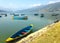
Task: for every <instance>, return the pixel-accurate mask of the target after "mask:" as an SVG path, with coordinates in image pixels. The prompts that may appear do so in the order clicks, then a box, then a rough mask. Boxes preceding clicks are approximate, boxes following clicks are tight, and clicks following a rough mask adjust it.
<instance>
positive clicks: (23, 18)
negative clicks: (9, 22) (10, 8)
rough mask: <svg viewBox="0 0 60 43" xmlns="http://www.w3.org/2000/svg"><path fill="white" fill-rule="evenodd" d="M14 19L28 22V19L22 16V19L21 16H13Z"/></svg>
mask: <svg viewBox="0 0 60 43" xmlns="http://www.w3.org/2000/svg"><path fill="white" fill-rule="evenodd" d="M12 19H14V20H27V19H28V17H27V16H21V17H19V16H13V18H12Z"/></svg>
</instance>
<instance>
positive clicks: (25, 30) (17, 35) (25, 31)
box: [6, 24, 33, 42]
mask: <svg viewBox="0 0 60 43" xmlns="http://www.w3.org/2000/svg"><path fill="white" fill-rule="evenodd" d="M32 27H33V24H30V25H29V26H27V27H25V28H23V29H22V30H19V31H17V32H16V33H14V34H13V35H12V36H10V37H9V38H7V39H6V42H10V41H13V40H16V39H18V38H22V37H24V36H26V35H28V34H29V33H30V32H31V31H32Z"/></svg>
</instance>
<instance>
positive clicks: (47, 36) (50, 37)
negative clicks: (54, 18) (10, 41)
mask: <svg viewBox="0 0 60 43" xmlns="http://www.w3.org/2000/svg"><path fill="white" fill-rule="evenodd" d="M17 43H60V22H58V23H53V24H51V25H48V26H46V27H45V28H43V29H40V30H38V31H37V32H34V33H32V34H30V35H28V36H27V37H25V38H23V39H22V40H20V41H18V42H17Z"/></svg>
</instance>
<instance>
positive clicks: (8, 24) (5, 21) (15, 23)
mask: <svg viewBox="0 0 60 43" xmlns="http://www.w3.org/2000/svg"><path fill="white" fill-rule="evenodd" d="M27 16H28V20H13V19H12V16H11V15H8V16H7V17H4V16H3V17H1V18H0V43H5V40H6V39H7V38H8V37H9V36H11V35H12V34H14V33H15V32H17V31H18V30H20V29H22V28H24V27H26V26H28V25H29V24H33V25H34V26H33V32H35V31H37V30H39V29H41V28H43V27H45V26H47V25H48V24H51V23H53V22H54V20H55V17H51V16H49V15H47V16H45V17H43V18H41V17H40V15H39V16H34V15H27Z"/></svg>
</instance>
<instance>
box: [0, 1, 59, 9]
mask: <svg viewBox="0 0 60 43" xmlns="http://www.w3.org/2000/svg"><path fill="white" fill-rule="evenodd" d="M56 2H60V0H0V8H9V9H20V10H22V9H28V8H32V7H36V6H41V5H47V4H51V3H56Z"/></svg>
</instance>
